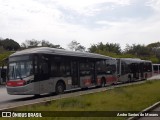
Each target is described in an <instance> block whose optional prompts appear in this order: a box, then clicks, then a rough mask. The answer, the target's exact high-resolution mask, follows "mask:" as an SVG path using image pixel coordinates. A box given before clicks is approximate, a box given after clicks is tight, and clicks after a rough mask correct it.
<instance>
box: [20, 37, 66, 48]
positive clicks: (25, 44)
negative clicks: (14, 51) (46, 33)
mask: <svg viewBox="0 0 160 120" xmlns="http://www.w3.org/2000/svg"><path fill="white" fill-rule="evenodd" d="M21 47H22V48H23V49H26V48H34V47H51V48H58V49H63V48H62V47H61V46H60V45H53V44H52V43H50V42H49V41H46V40H42V41H39V40H35V39H32V40H26V41H25V42H23V43H22V44H21Z"/></svg>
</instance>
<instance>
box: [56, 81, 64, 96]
mask: <svg viewBox="0 0 160 120" xmlns="http://www.w3.org/2000/svg"><path fill="white" fill-rule="evenodd" d="M64 90H65V84H64V83H63V82H58V83H57V84H56V94H63V93H64Z"/></svg>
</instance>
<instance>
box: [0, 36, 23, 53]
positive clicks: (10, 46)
mask: <svg viewBox="0 0 160 120" xmlns="http://www.w3.org/2000/svg"><path fill="white" fill-rule="evenodd" d="M0 44H1V46H3V48H4V49H5V50H9V51H11V50H18V49H20V45H19V44H18V43H17V42H16V41H14V40H12V39H9V38H6V39H4V40H1V41H0Z"/></svg>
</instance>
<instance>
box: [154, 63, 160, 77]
mask: <svg viewBox="0 0 160 120" xmlns="http://www.w3.org/2000/svg"><path fill="white" fill-rule="evenodd" d="M153 74H154V75H156V74H160V64H153Z"/></svg>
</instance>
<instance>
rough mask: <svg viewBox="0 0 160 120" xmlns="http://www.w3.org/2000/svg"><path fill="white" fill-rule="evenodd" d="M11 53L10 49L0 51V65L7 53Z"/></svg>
mask: <svg viewBox="0 0 160 120" xmlns="http://www.w3.org/2000/svg"><path fill="white" fill-rule="evenodd" d="M12 53H13V52H10V51H5V52H3V53H0V66H2V64H3V60H4V59H5V58H7V57H8V56H9V55H11V54H12Z"/></svg>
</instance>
